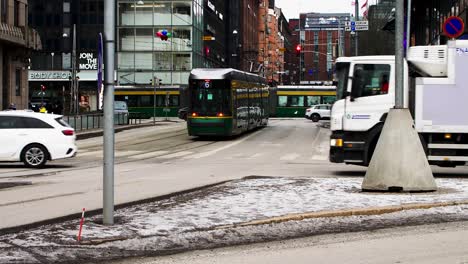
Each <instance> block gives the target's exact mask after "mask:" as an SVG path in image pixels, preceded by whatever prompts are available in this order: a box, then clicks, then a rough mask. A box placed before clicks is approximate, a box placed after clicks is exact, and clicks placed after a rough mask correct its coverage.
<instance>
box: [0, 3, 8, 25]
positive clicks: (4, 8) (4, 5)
mask: <svg viewBox="0 0 468 264" xmlns="http://www.w3.org/2000/svg"><path fill="white" fill-rule="evenodd" d="M1 1H2V6H1V7H0V9H1V15H2V23H8V0H1Z"/></svg>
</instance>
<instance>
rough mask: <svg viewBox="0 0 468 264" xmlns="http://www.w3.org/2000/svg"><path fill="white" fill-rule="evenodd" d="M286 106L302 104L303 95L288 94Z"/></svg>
mask: <svg viewBox="0 0 468 264" xmlns="http://www.w3.org/2000/svg"><path fill="white" fill-rule="evenodd" d="M288 106H301V107H303V106H304V96H302V95H301V96H289V97H288Z"/></svg>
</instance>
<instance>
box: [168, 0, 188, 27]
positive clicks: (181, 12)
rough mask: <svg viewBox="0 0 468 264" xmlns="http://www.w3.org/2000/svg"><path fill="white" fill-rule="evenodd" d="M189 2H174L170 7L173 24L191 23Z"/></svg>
mask: <svg viewBox="0 0 468 264" xmlns="http://www.w3.org/2000/svg"><path fill="white" fill-rule="evenodd" d="M191 9H192V8H191V2H175V3H173V7H172V14H173V15H172V24H173V25H191V24H192V16H191V14H192V11H191Z"/></svg>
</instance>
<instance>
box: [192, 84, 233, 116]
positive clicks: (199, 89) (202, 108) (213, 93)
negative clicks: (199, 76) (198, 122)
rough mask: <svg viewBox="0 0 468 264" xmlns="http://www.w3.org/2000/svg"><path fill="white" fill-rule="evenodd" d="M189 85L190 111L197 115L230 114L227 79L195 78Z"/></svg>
mask: <svg viewBox="0 0 468 264" xmlns="http://www.w3.org/2000/svg"><path fill="white" fill-rule="evenodd" d="M191 86H192V89H191V90H192V96H191V101H192V104H191V106H192V107H191V108H192V109H191V111H192V113H194V114H195V115H199V116H228V115H231V100H230V99H231V93H230V91H231V90H230V86H229V82H228V81H227V80H195V81H192V82H191Z"/></svg>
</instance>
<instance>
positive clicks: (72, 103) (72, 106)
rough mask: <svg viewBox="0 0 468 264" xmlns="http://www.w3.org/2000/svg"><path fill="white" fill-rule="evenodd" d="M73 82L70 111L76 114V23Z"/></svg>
mask: <svg viewBox="0 0 468 264" xmlns="http://www.w3.org/2000/svg"><path fill="white" fill-rule="evenodd" d="M72 42H73V43H72V61H71V63H72V83H71V91H70V93H71V98H70V99H71V100H70V101H71V102H70V107H71V109H70V111H71V112H72V113H74V114H75V115H76V114H78V113H77V112H76V24H73V40H72Z"/></svg>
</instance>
